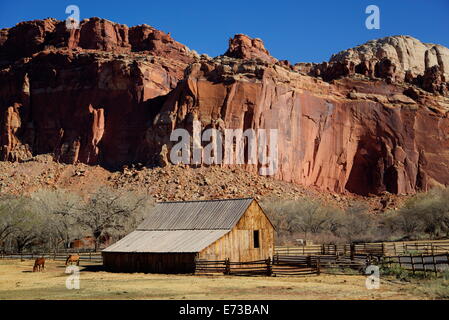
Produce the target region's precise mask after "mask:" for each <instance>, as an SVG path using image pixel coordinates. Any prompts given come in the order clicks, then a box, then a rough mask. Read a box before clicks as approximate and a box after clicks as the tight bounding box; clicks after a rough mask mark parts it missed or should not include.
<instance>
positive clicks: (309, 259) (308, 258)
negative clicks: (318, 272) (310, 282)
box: [306, 256, 312, 268]
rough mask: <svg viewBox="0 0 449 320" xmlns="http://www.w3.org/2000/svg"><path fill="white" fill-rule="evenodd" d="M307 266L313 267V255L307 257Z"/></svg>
mask: <svg viewBox="0 0 449 320" xmlns="http://www.w3.org/2000/svg"><path fill="white" fill-rule="evenodd" d="M306 263H307V267H309V268H310V267H312V256H307V258H306Z"/></svg>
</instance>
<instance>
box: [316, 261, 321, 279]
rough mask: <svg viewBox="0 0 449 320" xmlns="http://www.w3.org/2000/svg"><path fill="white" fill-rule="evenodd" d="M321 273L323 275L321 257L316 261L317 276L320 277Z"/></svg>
mask: <svg viewBox="0 0 449 320" xmlns="http://www.w3.org/2000/svg"><path fill="white" fill-rule="evenodd" d="M320 273H321V266H320V257H317V259H316V274H317V275H320Z"/></svg>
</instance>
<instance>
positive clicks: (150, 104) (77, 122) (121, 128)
mask: <svg viewBox="0 0 449 320" xmlns="http://www.w3.org/2000/svg"><path fill="white" fill-rule="evenodd" d="M2 34H6V40H5V38H3V39H2V42H3V45H2V46H1V49H0V54H1V57H2V59H1V65H2V70H1V71H0V83H1V86H0V96H1V97H2V101H1V103H0V125H1V127H0V128H1V131H0V158H1V159H2V160H12V161H15V160H24V159H27V158H29V157H30V156H31V155H33V154H41V153H53V154H54V156H55V159H56V160H59V161H63V162H67V163H75V162H77V161H80V162H84V163H88V164H102V165H105V166H108V167H115V166H117V165H120V164H123V163H128V162H132V161H144V160H145V159H140V158H139V152H138V151H137V150H138V149H139V148H140V144H141V142H142V141H143V138H144V134H145V131H146V129H147V127H148V125H150V124H151V121H152V118H153V117H154V115H155V114H156V113H157V112H158V110H159V108H160V104H161V101H162V99H163V97H164V95H166V94H167V93H169V92H170V90H172V89H173V88H174V87H176V85H177V83H178V81H179V80H180V79H182V77H183V75H184V69H185V68H186V67H187V65H188V62H191V61H193V58H194V55H193V54H192V53H190V50H189V49H188V48H186V47H185V46H184V45H182V44H180V43H178V42H175V41H174V40H172V39H171V38H170V36H169V35H167V34H165V33H163V32H161V31H158V30H155V29H154V28H151V27H149V26H137V27H133V28H130V29H128V27H126V26H124V25H119V24H114V23H112V22H110V21H107V20H102V19H98V18H92V19H87V20H84V21H82V22H81V25H80V29H79V30H70V31H68V30H66V29H65V22H61V21H56V20H54V19H48V20H44V21H31V22H25V23H20V24H18V25H17V26H16V27H14V28H12V29H9V30H3V33H2Z"/></svg>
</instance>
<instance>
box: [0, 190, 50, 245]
mask: <svg viewBox="0 0 449 320" xmlns="http://www.w3.org/2000/svg"><path fill="white" fill-rule="evenodd" d="M1 202H2V203H1V214H0V225H1V232H2V240H4V239H6V238H7V237H8V238H10V239H11V240H12V242H14V243H15V244H16V247H17V250H18V251H19V252H22V250H23V249H25V248H26V247H28V246H31V245H32V244H33V243H35V242H37V241H38V240H39V239H42V238H44V237H45V234H44V232H43V230H44V227H45V217H44V216H43V215H42V214H41V213H40V212H39V210H38V209H37V204H36V202H35V201H33V200H32V199H30V198H28V197H24V196H20V197H12V196H11V197H7V199H5V198H3V199H2V201H1Z"/></svg>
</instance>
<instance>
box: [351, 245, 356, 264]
mask: <svg viewBox="0 0 449 320" xmlns="http://www.w3.org/2000/svg"><path fill="white" fill-rule="evenodd" d="M354 254H355V244H353V243H351V260H354Z"/></svg>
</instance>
